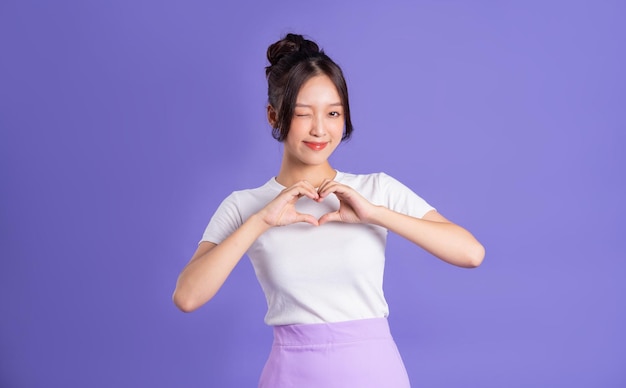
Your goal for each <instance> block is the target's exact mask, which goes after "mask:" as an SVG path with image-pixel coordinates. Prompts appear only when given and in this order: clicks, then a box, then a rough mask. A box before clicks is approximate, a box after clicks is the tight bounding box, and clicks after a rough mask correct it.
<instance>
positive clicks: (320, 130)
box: [310, 117, 326, 137]
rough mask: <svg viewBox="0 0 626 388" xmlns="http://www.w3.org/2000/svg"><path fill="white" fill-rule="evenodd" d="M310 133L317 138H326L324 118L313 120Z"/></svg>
mask: <svg viewBox="0 0 626 388" xmlns="http://www.w3.org/2000/svg"><path fill="white" fill-rule="evenodd" d="M310 133H311V135H313V136H315V137H321V136H324V134H325V133H326V128H325V127H324V120H323V119H322V118H319V117H318V118H316V119H315V120H313V123H312V125H311V132H310Z"/></svg>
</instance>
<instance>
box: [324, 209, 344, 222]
mask: <svg viewBox="0 0 626 388" xmlns="http://www.w3.org/2000/svg"><path fill="white" fill-rule="evenodd" d="M342 221H343V220H342V219H341V216H340V215H339V212H338V211H335V212H330V213H326V214H324V215H323V216H321V217H320V219H319V224H320V225H324V224H325V223H327V222H342Z"/></svg>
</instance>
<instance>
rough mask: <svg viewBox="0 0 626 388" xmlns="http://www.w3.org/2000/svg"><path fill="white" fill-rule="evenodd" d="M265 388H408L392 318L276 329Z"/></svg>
mask: <svg viewBox="0 0 626 388" xmlns="http://www.w3.org/2000/svg"><path fill="white" fill-rule="evenodd" d="M259 387H260V388H285V387H297V388H307V387H311V388H313V387H315V388H320V387H324V388H334V387H337V388H346V387H359V388H370V387H371V388H408V387H410V383H409V377H408V375H407V373H406V369H405V368H404V364H403V362H402V358H401V357H400V353H398V348H397V347H396V344H395V342H394V341H393V338H392V337H391V333H390V332H389V324H388V323H387V319H386V318H372V319H361V320H355V321H347V322H337V323H319V324H306V325H286V326H274V343H273V345H272V351H271V353H270V356H269V359H268V360H267V363H266V364H265V368H263V373H262V374H261V379H260V381H259Z"/></svg>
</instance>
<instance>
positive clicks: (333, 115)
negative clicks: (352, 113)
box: [329, 112, 341, 117]
mask: <svg viewBox="0 0 626 388" xmlns="http://www.w3.org/2000/svg"><path fill="white" fill-rule="evenodd" d="M329 115H330V116H332V117H339V116H341V113H339V112H330V113H329Z"/></svg>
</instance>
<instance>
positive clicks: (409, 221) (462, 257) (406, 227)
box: [318, 181, 485, 268]
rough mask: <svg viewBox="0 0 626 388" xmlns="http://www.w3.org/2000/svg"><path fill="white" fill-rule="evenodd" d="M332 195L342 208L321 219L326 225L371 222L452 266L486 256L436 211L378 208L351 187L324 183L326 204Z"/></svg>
mask: <svg viewBox="0 0 626 388" xmlns="http://www.w3.org/2000/svg"><path fill="white" fill-rule="evenodd" d="M331 193H333V194H335V195H336V196H337V198H339V201H340V202H339V209H338V210H337V211H335V212H331V213H328V214H325V215H324V216H322V218H320V225H322V224H324V223H326V222H333V221H339V222H347V223H369V224H375V225H379V226H382V227H384V228H386V229H388V230H390V231H392V232H394V233H396V234H398V235H400V236H402V237H404V238H406V239H407V240H409V241H411V242H413V243H415V244H417V245H419V246H420V247H422V248H423V249H425V250H426V251H428V252H430V253H432V254H433V255H435V256H437V257H438V258H440V259H441V260H443V261H445V262H448V263H450V264H453V265H456V266H459V267H465V268H474V267H478V266H479V265H480V263H481V262H482V261H483V258H484V256H485V248H484V247H483V246H482V245H481V244H480V243H479V242H478V240H476V239H475V238H474V236H472V234H471V233H470V232H468V231H467V230H466V229H464V228H462V227H460V226H459V225H456V224H454V223H452V222H450V221H448V220H447V219H446V218H445V217H444V216H442V215H441V214H439V213H438V212H437V211H435V210H431V211H429V212H428V213H426V214H425V215H424V217H423V218H421V219H420V218H415V217H411V216H408V215H405V214H401V213H398V212H395V211H393V210H390V209H388V208H386V207H384V206H377V205H374V204H372V203H370V202H369V201H368V200H367V199H365V198H364V197H363V196H361V195H360V194H359V193H357V192H356V191H355V190H354V189H352V188H351V187H349V186H346V185H343V184H341V183H338V182H335V181H325V182H324V183H323V184H322V185H321V186H320V189H319V194H320V199H318V201H323V200H324V198H326V197H327V196H328V195H330V194H331Z"/></svg>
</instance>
